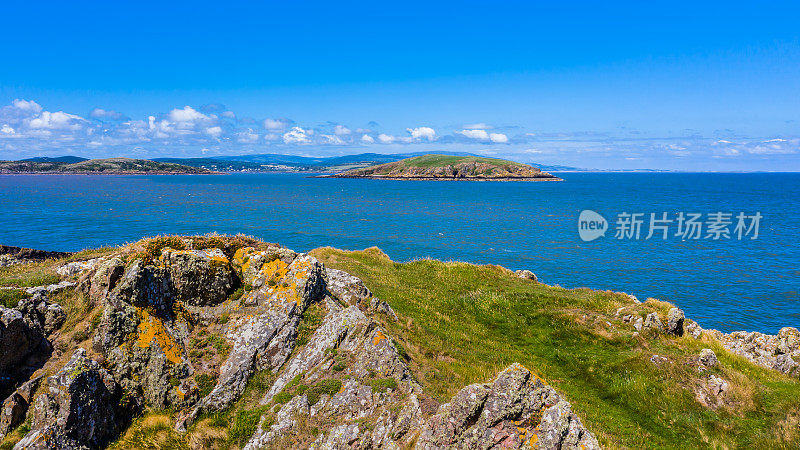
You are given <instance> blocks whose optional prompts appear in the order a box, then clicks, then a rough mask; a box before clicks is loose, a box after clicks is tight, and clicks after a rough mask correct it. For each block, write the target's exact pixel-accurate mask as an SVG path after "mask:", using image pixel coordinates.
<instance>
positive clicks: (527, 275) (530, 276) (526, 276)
mask: <svg viewBox="0 0 800 450" xmlns="http://www.w3.org/2000/svg"><path fill="white" fill-rule="evenodd" d="M514 275H516V276H517V277H518V278H522V279H523V280H531V281H539V278H538V277H537V276H536V274H535V273H533V272H531V271H530V270H525V269H523V270H517V271H516V272H514Z"/></svg>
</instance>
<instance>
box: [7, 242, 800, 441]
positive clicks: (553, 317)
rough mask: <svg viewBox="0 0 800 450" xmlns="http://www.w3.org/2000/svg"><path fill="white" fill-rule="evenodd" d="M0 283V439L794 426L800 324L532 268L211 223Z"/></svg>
mask: <svg viewBox="0 0 800 450" xmlns="http://www.w3.org/2000/svg"><path fill="white" fill-rule="evenodd" d="M362 277H363V278H362ZM42 280H44V281H46V282H48V283H50V284H46V285H42V286H31V284H34V283H36V282H39V281H42ZM0 281H2V283H3V284H4V285H5V286H4V289H3V290H2V291H0V292H2V293H5V294H3V295H4V296H3V297H0V298H2V299H3V300H4V303H5V306H0V374H2V377H0V395H1V396H2V398H3V399H5V400H4V401H3V403H2V408H0V436H2V437H4V440H3V443H2V445H3V447H4V448H12V447H13V448H14V449H55V448H87V449H96V448H106V447H111V448H187V449H188V448H245V449H258V448H331V449H352V448H397V449H399V448H420V449H444V448H482V449H490V448H544V449H569V448H574V449H578V448H581V449H591V448H600V446H601V445H603V446H610V447H618V446H619V447H649V448H663V447H664V446H671V445H668V444H673V445H678V444H679V443H678V441H676V440H675V439H677V436H683V437H682V438H681V439H682V442H683V441H688V442H689V443H690V444H687V445H690V446H692V445H691V443H696V442H703V440H704V439H709V438H710V439H713V440H714V442H716V443H718V444H720V445H725V446H728V445H729V444H736V443H739V442H742V441H745V442H750V443H753V444H754V445H755V446H760V445H762V444H763V445H767V444H780V445H785V444H791V443H796V442H797V439H798V435H797V433H796V432H795V429H796V427H797V422H796V421H795V422H793V420H795V419H794V418H796V417H798V416H797V413H798V410H797V405H798V404H800V403H798V400H800V378H798V377H799V374H798V370H797V369H796V367H797V365H796V364H794V361H795V359H797V356H798V339H797V337H798V332H797V330H795V329H785V330H781V333H780V334H779V335H778V336H777V337H775V338H772V337H769V336H766V335H752V334H746V335H742V336H740V335H738V334H736V333H733V334H731V335H723V334H721V333H719V332H716V331H713V330H703V329H702V328H700V326H699V325H698V324H696V323H694V322H693V321H691V320H690V319H687V318H685V317H684V315H683V312H682V311H680V310H679V309H678V308H675V307H674V306H672V305H669V304H667V303H664V302H659V301H657V300H652V299H651V300H648V301H646V302H644V303H641V302H639V301H638V300H637V299H635V297H632V296H628V295H626V294H621V293H613V292H602V291H590V290H586V289H584V290H580V289H578V290H565V289H562V288H559V287H552V286H547V285H544V284H542V283H539V282H538V280H537V278H536V276H535V275H534V274H533V273H532V272H530V271H528V270H520V271H517V272H513V271H511V270H508V269H505V268H502V267H497V266H474V265H469V264H464V263H442V262H437V261H429V260H421V261H416V262H412V263H405V264H399V263H395V262H393V261H391V260H389V259H388V257H386V256H385V255H384V254H383V253H382V252H380V251H379V250H377V249H368V250H366V251H364V252H343V251H340V250H335V249H329V248H323V249H317V250H314V251H313V252H311V253H297V252H294V251H292V250H290V249H287V248H284V247H281V246H280V245H277V244H269V243H265V242H261V241H258V240H256V239H253V238H249V237H245V236H218V235H208V236H186V237H184V236H166V237H159V238H153V239H145V240H143V241H140V242H137V243H135V244H131V245H127V246H124V247H119V248H112V249H103V250H98V251H88V252H80V253H77V254H70V255H54V258H51V259H47V260H44V261H23V262H20V263H18V264H15V265H11V266H8V267H4V268H0ZM387 287H389V288H388V289H387ZM376 290H377V292H376ZM12 291H13V292H16V294H14V296H9V295H8V294H7V293H8V292H12ZM17 299H18V300H17ZM445 305H449V306H445ZM544 375H548V376H549V379H550V381H546V380H545V377H544ZM642 399H651V400H652V402H650V403H647V402H643V400H642ZM632 411H637V414H630V413H631V412H632ZM756 415H757V417H758V418H759V419H758V420H759V421H760V422H758V423H761V424H763V425H754V423H753V422H752V420H753V419H752V417H756ZM695 416H697V417H703V418H705V419H704V421H695V420H694V419H691V418H693V417H695ZM686 418H690V419H691V420H688V421H687V422H680V421H681V420H687V419H686ZM717 423H719V424H722V423H725V424H726V425H725V427H722V428H718V427H717V425H715V424H717ZM668 424H672V425H671V427H672V428H671V427H670V426H668ZM662 426H663V428H662ZM760 427H763V428H760ZM792 427H795V428H792ZM631 429H634V430H638V431H635V432H630V430H631ZM626 430H627V431H626ZM644 430H646V431H644ZM670 430H673V431H670ZM694 436H697V437H696V438H695V437H694ZM694 439H697V441H695V440H694Z"/></svg>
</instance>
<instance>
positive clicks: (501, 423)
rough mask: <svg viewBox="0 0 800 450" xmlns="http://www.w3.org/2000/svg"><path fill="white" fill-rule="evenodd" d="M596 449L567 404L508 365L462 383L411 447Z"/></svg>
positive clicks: (516, 366) (517, 367)
mask: <svg viewBox="0 0 800 450" xmlns="http://www.w3.org/2000/svg"><path fill="white" fill-rule="evenodd" d="M533 443H536V445H537V446H538V447H539V448H553V449H556V448H557V449H579V448H580V449H597V448H600V447H599V445H598V443H597V440H596V439H595V437H594V435H592V433H590V432H589V431H587V430H586V429H585V428H584V427H583V424H582V423H581V421H580V419H579V418H578V417H577V416H576V415H575V414H574V413H573V412H572V411H571V408H570V404H569V403H568V402H566V401H565V400H564V399H563V398H561V396H560V395H559V394H558V393H557V392H556V391H555V390H554V389H553V388H551V387H549V386H547V385H546V384H545V383H544V381H542V379H541V378H539V377H537V376H535V375H533V374H532V373H531V372H530V371H529V370H528V369H526V368H525V367H523V366H521V365H519V364H512V365H511V366H509V367H508V368H506V369H505V370H504V371H502V372H501V373H500V374H499V375H498V376H497V378H496V379H495V380H494V381H493V382H492V383H486V384H473V385H470V386H467V387H465V388H464V389H462V390H461V391H459V392H458V394H456V395H455V397H453V399H452V400H451V401H450V403H447V404H445V405H442V406H441V407H440V408H439V411H438V412H437V413H436V414H435V415H433V416H431V417H430V418H429V419H428V421H427V422H426V423H425V425H424V426H423V428H422V430H421V434H420V437H419V441H418V442H417V448H421V449H439V448H478V449H489V448H518V447H522V446H523V445H532V444H533Z"/></svg>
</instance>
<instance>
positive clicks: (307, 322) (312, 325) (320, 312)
mask: <svg viewBox="0 0 800 450" xmlns="http://www.w3.org/2000/svg"><path fill="white" fill-rule="evenodd" d="M324 317H325V308H324V307H323V306H322V304H321V303H319V302H317V303H312V304H311V305H309V307H308V308H306V310H305V311H304V312H303V320H302V321H301V322H300V325H299V326H298V327H297V340H296V341H295V344H296V346H297V347H300V346H302V345H305V344H306V343H307V342H308V339H309V338H310V337H311V335H312V334H314V331H316V330H317V328H319V326H320V325H322V319H323V318H324Z"/></svg>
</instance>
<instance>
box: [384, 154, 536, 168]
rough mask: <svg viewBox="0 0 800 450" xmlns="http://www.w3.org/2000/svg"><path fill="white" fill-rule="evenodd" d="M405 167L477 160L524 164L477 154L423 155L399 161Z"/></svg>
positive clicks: (438, 165)
mask: <svg viewBox="0 0 800 450" xmlns="http://www.w3.org/2000/svg"><path fill="white" fill-rule="evenodd" d="M399 162H400V163H402V164H403V165H404V166H405V167H440V166H449V165H455V164H460V163H470V162H479V163H486V164H494V165H498V166H524V164H520V163H517V162H513V161H507V160H505V159H497V158H482V157H478V156H450V155H423V156H417V157H414V158H408V159H404V160H402V161H399Z"/></svg>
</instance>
